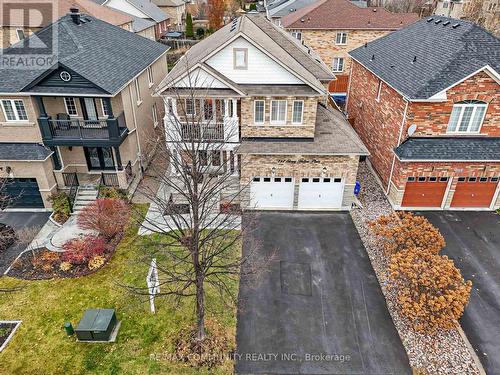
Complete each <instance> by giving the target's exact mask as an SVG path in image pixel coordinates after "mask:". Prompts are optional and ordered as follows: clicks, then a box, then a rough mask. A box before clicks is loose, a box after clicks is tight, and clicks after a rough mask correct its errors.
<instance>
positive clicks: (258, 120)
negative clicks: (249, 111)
mask: <svg viewBox="0 0 500 375" xmlns="http://www.w3.org/2000/svg"><path fill="white" fill-rule="evenodd" d="M265 111H266V102H265V101H264V100H255V101H254V102H253V122H254V124H263V123H264V113H265Z"/></svg>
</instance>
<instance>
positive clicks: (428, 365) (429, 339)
mask: <svg viewBox="0 0 500 375" xmlns="http://www.w3.org/2000/svg"><path fill="white" fill-rule="evenodd" d="M358 181H359V182H360V183H361V192H360V194H359V196H358V198H359V201H360V203H361V205H362V208H359V209H353V210H352V211H351V216H352V219H353V221H354V224H355V225H356V228H357V229H358V232H359V235H360V236H361V239H362V241H363V243H364V245H365V247H366V251H367V252H368V255H369V257H370V260H371V263H372V266H373V269H374V270H375V273H376V275H377V278H378V280H379V283H380V286H381V288H382V291H383V293H384V296H385V298H386V302H387V307H388V309H389V312H390V314H391V316H392V320H393V321H394V325H395V326H396V329H397V331H398V333H399V336H400V337H401V341H402V342H403V345H404V347H405V349H406V351H407V353H408V358H409V360H410V365H411V366H412V367H414V368H416V369H418V370H424V371H426V372H427V373H429V374H443V375H444V374H446V375H448V374H480V373H481V371H480V369H479V368H478V366H477V365H476V363H475V361H474V358H473V356H472V354H471V353H470V351H469V349H468V346H467V343H466V342H465V341H464V339H463V338H462V337H461V336H460V333H459V331H458V329H452V330H448V331H438V332H437V333H436V334H434V335H427V334H420V333H417V332H414V331H413V330H412V329H411V328H410V325H409V323H408V321H406V319H405V318H404V317H403V316H401V315H400V314H399V312H398V310H397V301H396V295H395V293H394V291H393V290H392V289H391V288H389V285H388V283H389V281H388V279H387V277H386V272H385V270H386V267H387V259H386V256H385V255H384V253H383V249H381V248H380V247H379V246H377V243H376V238H375V236H374V235H373V234H372V233H371V231H370V230H369V228H368V223H369V222H370V221H372V220H374V219H376V218H377V217H379V216H380V215H388V214H390V213H392V212H393V209H392V207H391V205H390V204H389V202H388V201H387V198H386V197H385V194H384V192H383V190H382V188H381V187H380V185H379V184H378V183H377V180H376V178H375V176H374V175H373V174H372V172H371V170H370V168H369V167H368V165H367V164H366V163H360V165H359V171H358Z"/></svg>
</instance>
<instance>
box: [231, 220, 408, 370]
mask: <svg viewBox="0 0 500 375" xmlns="http://www.w3.org/2000/svg"><path fill="white" fill-rule="evenodd" d="M257 223H258V224H257V229H256V231H255V232H254V233H253V234H252V235H253V236H256V238H257V239H258V240H259V241H260V247H259V254H260V255H262V256H264V257H266V256H268V255H270V254H273V253H274V254H275V255H274V259H273V261H272V262H270V265H269V267H270V270H269V271H268V272H265V273H263V274H262V275H260V280H259V282H258V283H255V282H254V281H253V280H252V281H250V280H248V279H246V278H242V280H241V283H240V302H239V306H238V324H237V353H236V356H235V358H236V371H237V372H238V373H253V374H255V373H265V374H397V375H402V374H409V373H411V372H410V368H409V365H408V357H407V356H406V353H405V350H404V348H403V346H402V343H401V341H400V338H399V336H398V334H397V332H396V329H395V328H394V325H393V323H392V320H391V318H390V315H389V312H388V311H387V307H386V304H385V299H384V296H383V294H382V291H381V290H380V287H379V284H378V281H377V279H376V276H375V273H374V271H373V269H372V267H371V264H370V260H369V258H368V255H367V253H366V251H365V249H364V247H363V245H362V242H361V239H360V238H359V235H358V233H357V231H356V228H355V226H354V224H353V222H352V220H351V217H350V215H349V214H348V213H328V214H326V213H281V212H273V213H261V214H259V217H258V219H257ZM251 242H252V241H251V239H246V240H245V241H244V244H243V252H244V253H246V252H248V247H249V245H248V244H249V243H251Z"/></svg>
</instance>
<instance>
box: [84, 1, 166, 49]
mask: <svg viewBox="0 0 500 375" xmlns="http://www.w3.org/2000/svg"><path fill="white" fill-rule="evenodd" d="M93 1H95V2H96V3H98V4H101V5H104V6H107V7H110V8H114V9H117V10H119V11H121V12H124V13H127V14H129V15H131V16H133V17H134V24H135V25H133V27H134V29H136V30H140V31H137V32H138V33H139V34H141V35H142V36H145V37H147V38H149V39H154V40H158V39H160V38H161V37H162V35H163V34H165V33H166V32H168V31H169V28H170V18H171V16H170V15H169V14H168V13H165V12H164V11H162V10H161V9H160V8H158V7H157V6H156V5H155V4H154V3H152V2H151V1H149V0H93ZM138 18H139V19H140V20H138ZM141 20H142V21H141ZM145 21H147V22H145ZM151 23H154V37H151V30H150V27H147V25H151ZM141 29H142V30H141Z"/></svg>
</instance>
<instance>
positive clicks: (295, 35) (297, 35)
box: [292, 31, 302, 41]
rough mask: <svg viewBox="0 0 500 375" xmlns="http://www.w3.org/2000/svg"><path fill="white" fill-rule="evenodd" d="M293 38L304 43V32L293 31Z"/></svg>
mask: <svg viewBox="0 0 500 375" xmlns="http://www.w3.org/2000/svg"><path fill="white" fill-rule="evenodd" d="M292 36H293V37H294V38H295V39H298V40H300V41H302V32H300V31H292Z"/></svg>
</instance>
